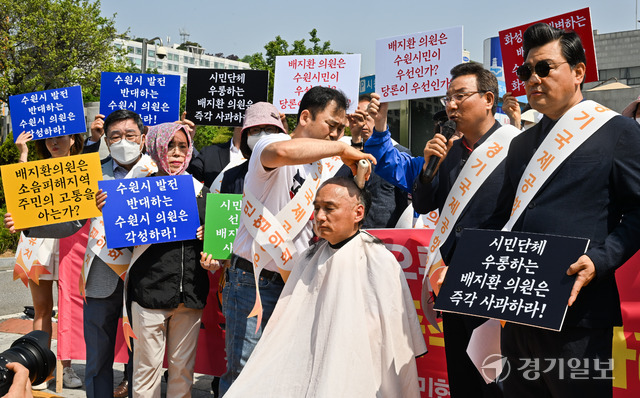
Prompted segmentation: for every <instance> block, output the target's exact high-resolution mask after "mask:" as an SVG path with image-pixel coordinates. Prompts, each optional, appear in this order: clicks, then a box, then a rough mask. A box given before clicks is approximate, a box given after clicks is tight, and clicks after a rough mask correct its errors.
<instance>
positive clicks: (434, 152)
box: [413, 62, 517, 398]
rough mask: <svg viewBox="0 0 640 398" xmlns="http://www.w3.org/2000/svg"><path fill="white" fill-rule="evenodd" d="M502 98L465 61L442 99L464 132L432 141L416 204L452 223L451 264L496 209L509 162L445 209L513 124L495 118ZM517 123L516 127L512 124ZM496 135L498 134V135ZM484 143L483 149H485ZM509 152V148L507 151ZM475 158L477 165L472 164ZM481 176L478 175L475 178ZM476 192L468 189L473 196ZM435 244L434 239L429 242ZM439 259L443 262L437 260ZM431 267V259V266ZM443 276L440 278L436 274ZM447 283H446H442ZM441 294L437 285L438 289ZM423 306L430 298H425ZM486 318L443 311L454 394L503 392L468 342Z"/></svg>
mask: <svg viewBox="0 0 640 398" xmlns="http://www.w3.org/2000/svg"><path fill="white" fill-rule="evenodd" d="M497 98H498V81H497V80H496V78H495V76H494V75H493V74H492V73H491V72H490V71H488V70H486V69H484V68H483V67H482V65H481V64H478V63H475V62H470V63H463V64H459V65H457V66H455V67H454V68H453V69H451V84H450V85H449V88H448V90H447V95H446V96H445V97H444V98H442V100H441V101H442V104H443V105H444V106H445V110H446V112H447V116H448V117H449V120H452V121H454V122H455V123H456V130H457V131H459V132H460V133H462V138H460V139H458V140H455V141H452V140H447V139H446V138H445V136H444V135H442V134H436V135H435V136H434V138H433V139H431V140H430V141H429V142H427V144H426V146H425V148H424V166H423V167H422V171H421V173H420V176H419V178H417V179H416V181H415V183H414V186H413V207H414V209H415V210H416V211H417V212H418V213H422V214H427V213H429V212H430V211H433V210H435V209H438V210H439V211H440V215H441V216H440V218H441V219H442V220H445V219H447V220H449V223H448V224H447V225H444V224H442V223H439V224H438V226H437V227H436V230H438V231H439V230H443V229H444V228H445V227H446V228H450V231H451V232H450V234H449V235H448V237H446V236H444V237H443V239H442V240H443V243H442V244H441V246H440V253H441V256H442V259H443V260H444V264H448V262H449V259H450V258H451V254H452V253H453V248H454V247H455V240H456V239H457V237H458V236H459V235H460V233H461V232H462V230H463V229H464V228H477V227H479V226H480V224H481V223H483V222H485V221H486V220H487V219H488V218H489V216H490V215H491V214H492V213H493V212H494V210H495V195H496V193H497V192H498V191H499V189H500V186H501V185H502V181H503V178H504V162H501V163H499V164H498V165H497V166H496V167H495V168H494V169H493V170H490V168H487V169H486V170H484V171H483V172H484V173H487V174H488V175H487V176H486V179H485V180H484V181H477V182H476V181H472V185H479V188H478V189H477V190H476V191H475V194H473V197H472V198H471V199H470V200H469V201H468V202H467V204H466V206H461V207H462V208H457V209H456V211H455V212H453V216H454V217H456V220H454V219H453V218H452V217H451V215H447V214H446V213H444V212H443V211H445V210H446V209H448V208H450V207H451V205H452V203H453V202H454V201H458V200H459V199H461V198H460V195H458V194H456V192H457V191H456V190H457V189H458V187H459V186H460V185H461V184H466V183H467V182H466V181H471V180H467V178H466V177H465V176H462V177H463V178H462V179H460V178H459V176H460V175H461V173H462V172H463V169H465V165H467V167H466V170H469V171H473V172H472V175H475V174H481V172H480V171H479V169H470V167H471V166H475V165H476V164H475V161H474V162H471V161H470V162H469V164H467V160H468V159H469V157H470V156H471V154H472V152H474V151H475V150H476V149H477V148H479V147H481V146H482V145H483V144H485V143H487V145H488V144H489V142H492V141H493V139H492V140H491V141H488V139H489V138H490V137H492V136H494V134H495V133H496V132H497V131H498V130H499V129H501V130H502V131H506V129H508V128H510V127H502V128H501V126H500V123H498V122H497V121H496V119H495V118H494V114H495V112H496V100H497ZM511 128H512V126H511ZM516 133H517V132H516V131H510V130H509V131H508V136H509V137H508V140H507V141H506V142H505V143H504V144H502V146H503V148H504V147H507V146H508V145H509V142H508V141H509V140H510V138H512V137H513V136H514V135H515V134H516ZM494 138H495V136H494ZM483 148H485V147H482V148H481V149H480V150H481V151H483V150H484V151H485V152H486V150H485V149H483ZM503 153H504V154H505V155H506V148H505V149H504V152H503ZM433 156H436V157H438V158H440V160H439V165H438V167H437V168H436V170H435V172H434V173H433V174H432V175H427V172H426V170H427V168H428V167H427V165H428V163H429V160H430V159H431V158H432V157H433ZM472 163H473V164H472ZM474 178H475V177H474ZM471 194H472V193H471V192H470V193H467V194H466V195H465V196H467V197H469V195H471ZM429 246H430V247H431V246H432V244H430V245H429ZM434 263H437V262H434ZM427 268H430V264H429V265H428V266H427ZM435 279H436V280H437V277H436V278H435ZM441 279H443V278H441ZM428 283H429V281H428V280H425V282H424V283H423V298H424V297H428V296H425V294H427V292H426V289H428ZM440 283H441V282H440ZM434 290H436V293H437V288H435V289H434ZM424 301H425V300H424V299H423V306H426V305H427V303H425V302H424ZM484 321H485V320H484V319H482V318H477V317H472V316H465V315H459V314H453V313H444V314H443V324H444V339H445V353H446V359H447V364H448V366H447V372H448V376H449V389H450V393H451V396H452V397H454V398H455V397H472V396H473V397H483V396H484V397H500V396H502V392H501V391H500V388H498V386H497V385H496V383H490V384H486V383H485V381H484V380H483V378H482V376H481V375H480V373H479V372H478V371H477V369H476V367H475V366H474V365H473V363H472V362H471V359H470V358H469V356H468V355H467V352H466V350H467V346H468V344H469V339H470V338H471V333H472V332H473V330H474V329H475V328H476V327H477V326H479V325H481V324H482V323H483V322H484Z"/></svg>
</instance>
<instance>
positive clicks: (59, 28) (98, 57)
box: [0, 0, 126, 102]
mask: <svg viewBox="0 0 640 398" xmlns="http://www.w3.org/2000/svg"><path fill="white" fill-rule="evenodd" d="M116 36H117V32H116V29H115V27H114V18H113V17H112V18H105V17H102V16H101V15H100V1H99V0H95V1H93V0H0V100H2V101H4V102H7V101H8V97H9V96H10V95H15V94H21V93H28V92H33V91H40V90H48V89H53V88H60V87H67V86H71V85H77V84H79V85H81V86H82V89H83V93H84V94H85V95H86V96H89V97H99V92H100V72H101V71H124V70H126V63H125V62H124V59H123V57H122V55H123V54H124V53H123V52H122V51H120V50H118V49H116V48H115V47H114V46H113V45H112V41H113V39H114V38H115V37H116Z"/></svg>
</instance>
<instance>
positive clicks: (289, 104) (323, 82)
mask: <svg viewBox="0 0 640 398" xmlns="http://www.w3.org/2000/svg"><path fill="white" fill-rule="evenodd" d="M359 85H360V54H332V55H291V56H281V57H276V74H275V81H274V87H273V104H274V105H275V106H276V108H278V110H280V112H282V113H290V114H291V113H297V112H298V107H299V106H300V100H301V99H302V97H303V96H304V94H305V93H306V92H307V91H309V90H310V89H311V88H312V87H314V86H323V87H330V88H335V89H338V90H341V91H342V92H343V93H344V94H345V95H346V96H347V99H348V100H349V108H348V109H347V112H348V113H352V112H355V109H356V107H357V106H358V104H357V101H356V100H357V98H358V90H359Z"/></svg>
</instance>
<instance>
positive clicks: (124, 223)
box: [99, 175, 200, 249]
mask: <svg viewBox="0 0 640 398" xmlns="http://www.w3.org/2000/svg"><path fill="white" fill-rule="evenodd" d="M99 186H100V189H102V190H103V191H105V192H106V193H107V200H106V203H105V206H104V208H103V209H102V215H103V219H104V227H105V232H106V237H107V247H108V248H110V249H113V248H119V247H128V246H136V245H144V244H151V243H161V242H169V241H180V240H189V239H195V237H196V230H197V229H198V227H199V226H200V218H199V215H198V206H197V203H196V196H195V192H194V187H193V177H191V176H190V175H181V176H169V177H149V178H133V179H125V180H105V181H100V184H99Z"/></svg>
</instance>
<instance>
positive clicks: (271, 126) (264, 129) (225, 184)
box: [211, 102, 287, 193]
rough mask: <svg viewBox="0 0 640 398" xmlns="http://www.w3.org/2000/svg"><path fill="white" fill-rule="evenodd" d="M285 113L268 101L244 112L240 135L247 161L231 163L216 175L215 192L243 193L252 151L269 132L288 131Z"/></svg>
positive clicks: (241, 148)
mask: <svg viewBox="0 0 640 398" xmlns="http://www.w3.org/2000/svg"><path fill="white" fill-rule="evenodd" d="M286 123H287V121H286V119H285V115H284V114H281V113H279V112H278V110H277V109H276V107H275V106H273V105H272V104H270V103H268V102H257V103H255V104H253V105H251V106H250V107H249V108H247V110H246V111H245V114H244V124H243V126H242V133H241V136H240V151H241V152H242V156H244V158H245V161H243V163H241V164H239V165H230V166H228V167H227V168H225V169H224V170H222V172H221V173H220V174H219V175H218V176H217V177H216V179H215V181H214V182H213V184H212V185H211V192H213V193H242V189H243V186H244V175H245V174H246V173H247V168H248V166H249V163H248V162H246V160H249V158H250V157H251V152H252V150H253V148H254V146H255V145H256V143H257V142H258V141H259V140H260V139H261V138H263V137H265V136H267V135H269V134H278V133H286V132H287V125H286Z"/></svg>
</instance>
